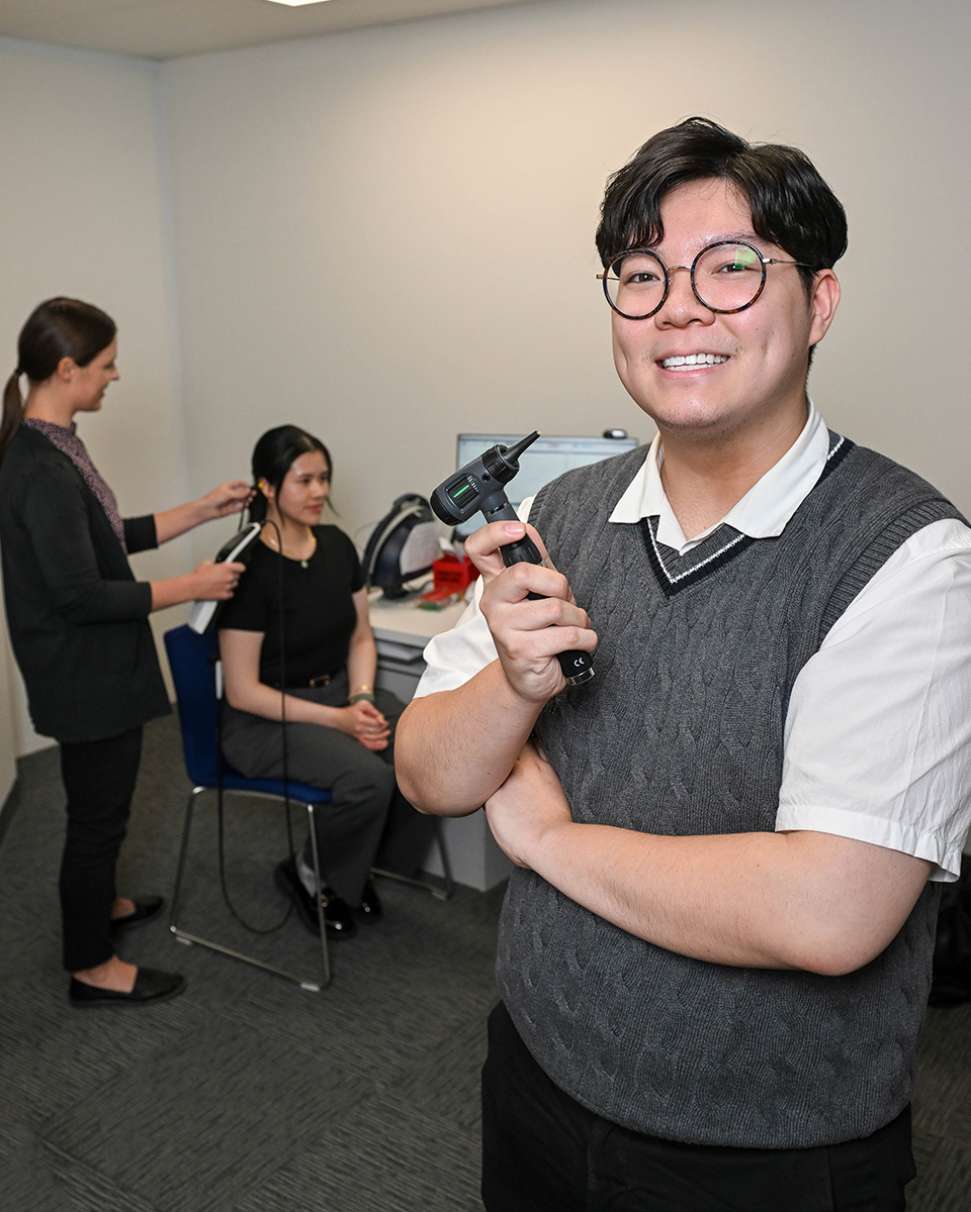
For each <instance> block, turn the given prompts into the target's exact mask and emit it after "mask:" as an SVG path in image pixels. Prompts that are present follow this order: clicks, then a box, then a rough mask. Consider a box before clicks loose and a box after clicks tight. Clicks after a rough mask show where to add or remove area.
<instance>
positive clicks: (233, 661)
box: [218, 425, 434, 939]
mask: <svg viewBox="0 0 971 1212" xmlns="http://www.w3.org/2000/svg"><path fill="white" fill-rule="evenodd" d="M332 469H333V464H332V461H331V457H330V454H329V452H328V450H327V447H326V446H324V444H323V442H321V441H320V440H319V439H318V438H315V437H314V436H313V435H312V434H309V433H306V432H305V431H304V430H302V429H299V428H297V426H295V425H281V426H278V427H277V428H275V429H271V430H269V431H268V432H267V433H265V434H263V436H262V437H261V438H260V440H259V441H258V442H257V443H256V447H255V449H254V450H253V480H254V482H255V484H256V488H257V495H256V496H255V498H254V500H253V503H252V505H251V506H250V517H251V519H252V520H254V521H265V522H266V525H265V526H264V528H263V532H262V534H261V536H260V537H261V540H262V542H258V543H255V544H254V545H253V548H252V551H253V555H252V559H251V560H250V564H249V568H248V570H247V572H246V575H245V576H244V577H243V578H242V580H241V582H240V586H239V589H238V590H237V593H236V596H235V597H234V598H233V600H232V601H231V602H229V603H227V604H226V607H225V608H224V609H223V612H222V613H221V615H220V616H219V623H218V626H219V651H220V655H221V657H222V663H223V676H224V684H225V694H226V709H225V711H224V715H223V733H222V740H223V752H224V753H225V755H226V758H227V760H228V761H229V762H230V763H231V765H233V766H234V767H235V768H236V769H237V770H238V771H240V773H241V774H244V775H246V776H247V777H250V778H281V777H282V776H283V773H284V738H283V731H284V729H283V727H281V723H280V721H281V719H284V718H285V720H286V723H285V729H286V759H287V761H286V764H287V771H288V774H289V777H290V778H292V779H297V780H299V781H300V782H304V783H310V784H311V785H313V786H316V787H324V788H328V789H329V790H330V792H331V794H332V796H333V800H332V802H331V803H330V804H328V805H324V806H323V807H322V808H319V809H318V810H317V811H316V813H315V818H316V833H317V846H318V855H319V858H320V864H321V872H322V874H321V880H322V882H323V883H324V884H325V887H324V889H323V896H322V908H323V913H324V920H325V924H326V929H327V934H328V937H330V938H334V939H340V938H348V937H350V936H351V935H352V934H354V932H355V930H356V924H355V917H356V918H358V919H361V920H364V921H374V920H376V919H377V918H378V917H380V915H381V905H380V902H379V901H378V897H377V894H376V893H375V891H374V888H373V886H372V884H371V882H370V879H369V872H370V869H371V867H372V866H373V865H375V864H376V863H377V864H378V865H380V866H385V867H389V868H392V869H394V870H396V871H399V872H401V873H404V874H411V873H413V872H414V871H415V870H416V869H417V867H418V865H419V863H420V862H421V859H422V857H423V855H424V853H425V851H426V850H427V848H428V844H429V842H430V840H431V836H432V833H431V831H432V829H433V828H434V824H433V821H432V818H430V817H424V816H421V815H420V814H419V813H417V812H415V810H414V809H413V808H412V807H411V806H410V805H409V804H408V802H407V801H406V800H405V799H404V797H403V796H402V795H401V793H400V792H399V791H398V788H397V785H396V783H395V778H394V765H393V756H392V737H393V733H394V727H395V724H396V722H397V719H398V716H399V715H400V714H401V712H402V711H403V710H404V706H403V704H402V703H401V702H400V701H399V700H398V699H396V698H395V696H394V695H392V694H389V693H388V692H387V691H383V690H375V688H374V673H375V667H376V665H377V650H376V648H375V644H374V636H373V635H372V633H371V626H370V623H369V622H368V607H367V592H366V590H365V588H364V576H363V573H362V571H361V565H360V562H359V560H358V557H357V552H356V551H355V550H354V545H353V544H352V543H351V540H350V539H349V538H348V537H347V536H346V535H345V534H344V533H343V531H341V530H339V529H338V528H337V527H336V526H326V525H325V526H322V525H320V524H319V523H320V515H321V511H322V509H323V507H324V505H325V504H327V499H328V495H329V493H330V481H331V472H332ZM281 623H282V627H281ZM281 690H282V691H283V693H281ZM276 880H277V883H278V885H279V886H280V887H281V888H282V889H283V891H284V892H285V893H286V894H287V895H288V896H290V897H292V898H293V900H294V903H295V904H296V907H297V909H298V911H299V913H300V916H301V918H302V920H303V922H304V924H305V925H306V926H307V927H308V929H310V930H313V931H316V930H318V929H319V927H318V917H317V907H316V904H315V902H314V896H315V889H314V876H313V860H312V850H311V843H310V839H309V837H308V839H307V845H306V847H305V848H304V851H303V854H302V855H301V856H299V857H298V858H297V860H296V863H294V862H293V860H292V859H289V858H288V859H285V860H284V861H283V862H281V863H279V864H278V865H277V868H276Z"/></svg>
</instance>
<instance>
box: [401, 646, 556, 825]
mask: <svg viewBox="0 0 971 1212" xmlns="http://www.w3.org/2000/svg"><path fill="white" fill-rule="evenodd" d="M542 709H543V704H542V703H531V702H528V701H526V700H525V699H523V698H521V697H520V696H519V695H517V694H516V693H515V692H514V691H513V690H512V688H511V687H510V685H509V683H508V681H507V680H506V676H505V674H504V673H503V671H502V667H501V666H500V664H499V662H498V661H493V662H492V664H490V665H487V666H486V667H485V669H483V670H481V671H480V672H479V673H477V674H476V675H475V677H473V678H471V679H470V680H469V681H468V682H466V683H465V684H464V685H463V686H459V687H458V688H457V689H455V690H446V691H442V692H440V693H439V694H431V695H428V697H427V698H422V699H415V700H414V701H413V702H412V703H410V704H409V706H408V707H407V709H406V710H405V712H404V714H403V715H402V717H401V719H400V721H399V722H398V730H397V734H396V737H395V771H396V773H397V776H398V783H399V785H400V787H401V790H402V791H403V793H404V795H405V796H406V797H407V799H408V800H409V801H410V802H411V803H412V804H414V805H415V807H416V808H418V809H420V810H421V811H423V812H432V813H436V814H438V815H442V816H463V815H466V814H467V813H469V812H474V811H475V810H476V808H478V807H480V806H481V805H482V804H483V803H484V802H485V801H486V800H487V799H488V798H489V796H490V795H491V794H492V793H493V792H494V791H495V790H496V788H497V787H499V786H500V785H501V784H502V782H503V781H504V780H505V778H506V776H507V775H508V773H509V771H510V770H511V769H512V766H513V763H514V762H515V761H516V758H517V757H518V756H519V754H520V752H521V750H522V747H523V745H524V744H525V743H526V740H527V738H528V737H529V734H530V733H531V732H532V730H533V725H534V724H535V723H536V720H537V717H538V716H539V713H540V712H541V711H542Z"/></svg>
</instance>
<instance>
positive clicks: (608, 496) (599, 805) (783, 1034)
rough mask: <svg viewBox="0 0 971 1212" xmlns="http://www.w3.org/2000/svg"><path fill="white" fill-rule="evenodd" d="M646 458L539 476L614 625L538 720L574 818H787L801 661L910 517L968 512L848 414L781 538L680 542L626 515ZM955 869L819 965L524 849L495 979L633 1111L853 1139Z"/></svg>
mask: <svg viewBox="0 0 971 1212" xmlns="http://www.w3.org/2000/svg"><path fill="white" fill-rule="evenodd" d="M643 458H644V450H643V449H641V450H639V451H632V452H630V453H628V454H624V455H620V456H618V457H617V458H614V459H610V460H607V461H606V462H603V463H598V464H595V465H593V466H591V467H584V468H580V469H579V470H577V471H573V472H569V473H568V474H566V475H564V476H562V477H561V478H560V479H558V480H556V481H554V482H553V483H552V484H551V485H549V486H547V487H546V488H544V489H543V491H542V492H541V493H540V494H539V496H538V497H537V499H536V502H535V505H534V507H533V512H532V514H531V517H530V520H531V521H532V522H535V524H536V526H537V529H538V530H539V532H540V534H542V535H543V537H544V539H545V541H546V544H547V547H548V548H549V550H550V553H551V556H552V558H553V560H554V562H555V563H556V565H557V567H558V568H560V569H561V570H562V571H564V572H565V573H566V574H567V576H568V577H569V579H570V583H571V585H572V587H573V591H574V594H575V596H576V599H577V601H578V602H579V603H580V604H581V605H583V606H585V607H586V608H587V610H588V611H589V612H590V616H591V618H592V620H593V623H594V626H595V627H596V629H597V634H598V636H599V641H600V643H599V648H598V649H597V652H596V657H595V662H594V663H595V667H596V677H595V679H594V680H593V681H592V682H590V683H588V684H587V685H586V686H581V687H578V688H576V689H572V690H569V691H567V692H565V693H564V694H562V695H560V696H558V697H557V698H555V699H554V700H552V701H551V702H550V703H549V704H547V706H546V708H545V709H544V711H543V714H542V716H541V717H540V720H539V723H538V725H537V733H538V735H539V738H540V740H541V742H542V745H543V747H544V749H545V750H546V753H547V755H548V756H549V758H550V761H551V762H552V764H553V766H554V767H555V769H556V771H557V773H558V775H559V777H560V779H561V781H562V783H563V787H564V789H565V791H566V794H567V796H568V798H569V801H570V804H571V806H572V811H573V817H574V819H575V820H577V821H581V822H593V823H598V824H607V825H615V826H619V827H621V828H623V829H636V830H641V831H643V832H646V833H654V834H667V835H696V834H725V833H744V832H751V831H758V830H762V831H772V830H773V829H774V825H775V818H776V812H777V808H778V802H779V788H780V784H781V779H782V762H783V729H784V724H785V718H786V711H787V707H788V703H789V696H790V693H791V690H792V686H793V683H794V681H795V679H796V675H797V674H798V673H799V671H800V669H801V668H802V667H803V665H804V664H805V663H806V661H807V660H808V659H809V658H810V657H811V656H812V655H813V653H815V652H816V651H817V649H818V648H819V646H820V644H821V643H822V640H823V638H824V637H825V635H826V632H827V631H828V629H829V628H830V627H831V626H832V624H833V623H834V622H835V621H836V619H837V618H838V617H839V616H840V614H841V613H842V612H843V610H845V608H846V606H847V605H848V604H849V602H850V601H851V600H852V599H853V597H854V596H855V595H856V594H857V593H858V592H859V591H860V589H862V588H863V586H864V585H865V584H866V583H867V581H868V580H869V579H870V577H871V576H873V574H874V572H876V571H877V569H878V568H879V567H880V566H881V565H882V564H883V563H884V562H885V561H886V560H887V558H888V557H889V556H890V555H891V554H892V553H893V551H895V550H896V549H897V547H899V546H900V544H901V543H902V542H904V540H905V539H907V538H908V537H909V536H910V535H911V534H913V533H914V532H915V531H917V530H918V529H920V528H921V527H922V526H925V525H927V524H928V523H930V522H933V521H935V520H938V519H940V518H949V517H960V514H959V513H958V511H957V510H956V509H955V508H954V507H953V506H952V505H951V504H950V503H949V502H948V501H946V500H945V499H944V498H942V497H941V495H940V493H938V492H937V491H936V490H935V489H934V488H932V487H931V486H930V485H929V484H927V483H925V482H924V481H923V480H921V479H919V478H918V477H917V476H916V475H914V474H913V473H912V472H910V471H907V470H906V469H905V468H903V467H900V466H898V465H897V464H895V463H892V462H891V461H890V460H888V459H886V458H884V457H883V456H881V455H878V454H875V453H874V452H873V451H869V450H865V449H863V448H861V447H857V446H854V445H853V444H852V443H850V442H848V441H846V440H844V439H842V438H838V437H837V436H836V435H831V439H830V457H829V459H828V462H827V465H826V468H825V470H824V471H823V473H822V475H821V477H820V480H819V481H818V482H817V484H816V486H815V487H814V488H813V490H812V491H811V492H810V493H809V495H808V496H807V497H806V499H805V500H804V501H803V502H802V504H801V505H800V507H799V508H798V509H797V511H796V513H795V514H794V515H793V517H792V518H791V520H790V521H789V523H788V525H787V526H786V528H785V530H784V531H783V533H782V534H781V535H780V536H779V537H778V538H773V539H761V540H751V539H749V538H747V537H745V536H742V535H740V534H739V532H737V531H734V530H732V529H731V528H730V527H726V526H721V527H719V528H717V529H716V531H715V532H714V533H713V534H712V535H710V536H709V537H708V538H707V539H705V540H704V541H703V542H702V543H701V544H700V545H699V546H697V547H695V548H694V549H692V550H691V551H690V552H688V553H686V554H685V555H684V556H683V557H680V558H679V557H678V555H677V553H676V552H675V551H673V550H672V549H670V548H667V547H664V546H663V545H662V544H659V543H658V542H657V537H656V523H657V520H656V519H650V520H645V521H644V522H642V523H640V524H611V523H609V522H608V520H607V519H608V518H609V516H610V514H611V512H612V511H613V509H614V506H615V504H616V503H617V501H618V499H619V498H620V496H621V494H622V492H623V491H624V489H625V488H626V487H627V486H628V484H629V483H630V481H631V479H632V478H633V476H634V474H635V472H636V470H637V468H638V466H639V464H640V462H641V461H642V460H643ZM874 659H875V660H880V659H881V657H880V654H874ZM887 673H888V676H892V670H888V671H887ZM839 709H840V705H839V703H838V702H836V703H833V704H832V710H833V711H839ZM846 727H847V728H848V729H852V727H853V721H852V720H847V721H846ZM871 740H872V738H871ZM938 887H939V886H938V885H935V884H928V886H927V888H926V889H925V891H924V893H923V894H922V895H921V897H920V899H919V900H918V902H917V905H916V906H915V908H914V910H913V912H912V913H911V915H910V917H909V918H908V919H907V922H906V923H905V925H904V927H903V929H902V930H901V931H900V933H899V935H898V936H897V937H896V938H895V939H894V941H893V942H892V943H891V944H890V946H889V947H888V948H887V950H886V951H885V952H884V953H883V954H882V955H881V956H879V957H878V958H877V959H876V960H874V961H873V962H872V963H870V964H868V965H867V966H866V967H865V968H863V969H860V970H859V971H856V972H853V973H851V974H849V975H848V976H842V977H823V976H816V975H813V974H811V973H807V972H793V971H781V970H765V969H756V968H737V967H727V966H722V965H719V964H712V963H704V962H701V961H699V960H694V959H688V958H686V957H685V956H682V955H677V954H675V953H673V952H671V951H666V950H663V949H662V948H659V947H655V946H653V945H652V944H650V943H646V942H644V941H642V940H641V939H639V938H635V937H634V936H633V935H631V934H628V933H626V932H625V931H623V930H620V929H618V928H617V927H615V926H613V925H611V924H610V923H608V922H606V921H604V920H603V919H602V918H599V917H597V916H595V915H594V914H592V913H590V912H588V911H587V910H586V909H583V908H581V907H580V906H579V905H577V904H576V903H575V902H574V901H571V900H570V899H568V898H567V897H565V896H563V895H562V894H561V893H560V892H558V891H557V890H556V889H555V888H553V887H552V886H551V885H550V884H548V883H546V882H545V881H544V880H543V879H541V878H540V877H539V876H537V875H535V874H534V873H532V872H528V871H518V870H517V871H516V872H515V873H514V874H513V875H512V877H511V879H510V882H509V888H508V891H507V894H506V899H505V903H504V905H503V910H502V918H501V922H500V930H499V951H498V963H497V975H498V981H499V990H500V994H501V996H502V999H503V1001H504V1002H505V1004H506V1006H507V1008H508V1009H509V1012H510V1014H511V1016H512V1018H513V1021H514V1022H515V1024H516V1027H517V1030H518V1031H519V1033H520V1035H521V1036H522V1038H523V1040H524V1042H525V1044H526V1045H527V1047H528V1048H529V1050H530V1052H531V1053H532V1054H533V1056H534V1057H535V1058H536V1060H537V1061H538V1063H539V1064H540V1066H541V1067H542V1068H543V1069H544V1070H545V1072H546V1073H547V1074H548V1075H549V1076H550V1078H551V1079H552V1080H553V1081H554V1082H555V1083H556V1084H557V1085H558V1086H559V1087H560V1088H561V1089H563V1090H565V1091H566V1092H567V1093H568V1094H569V1095H571V1096H572V1097H573V1098H574V1099H576V1100H577V1101H578V1102H580V1103H581V1104H583V1105H584V1106H585V1107H588V1108H589V1109H591V1110H592V1111H594V1112H596V1113H597V1114H599V1115H601V1116H603V1117H604V1118H606V1119H608V1120H610V1121H612V1122H614V1123H617V1124H622V1125H624V1126H626V1127H629V1128H632V1129H634V1130H636V1131H639V1132H646V1133H650V1134H653V1135H655V1136H660V1137H665V1138H667V1139H671V1140H677V1141H685V1142H694V1143H702V1144H712V1145H734V1146H742V1147H746V1146H747V1147H761V1148H790V1147H805V1146H810V1145H819V1144H831V1143H835V1142H838V1141H843V1140H850V1139H855V1138H859V1137H863V1136H866V1135H868V1134H870V1133H871V1132H874V1131H876V1129H878V1128H880V1127H881V1126H883V1125H884V1124H886V1123H888V1122H889V1121H890V1120H891V1119H892V1118H893V1117H894V1116H895V1115H897V1114H898V1113H899V1112H900V1111H901V1110H902V1109H903V1107H904V1106H905V1105H906V1103H907V1101H908V1099H909V1097H910V1089H911V1081H912V1069H913V1059H914V1050H915V1044H916V1037H917V1032H918V1028H919V1026H920V1023H921V1020H922V1017H923V1012H924V1007H925V1005H926V1003H927V995H928V990H929V984H930V962H931V954H932V950H933V940H934V924H935V916H936V910H937V902H938Z"/></svg>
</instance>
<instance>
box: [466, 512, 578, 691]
mask: <svg viewBox="0 0 971 1212" xmlns="http://www.w3.org/2000/svg"><path fill="white" fill-rule="evenodd" d="M524 534H528V535H529V538H531V539H532V541H533V542H534V543H535V544H536V546H537V548H538V549H539V551H540V553H541V554H542V556H543V558H544V560H545V561H546V564H545V566H544V565H540V564H514V565H513V566H512V567H511V568H506V566H505V565H504V564H503V562H502V547H503V545H504V544H506V543H512V542H514V541H515V540H517V539H521V538H522V537H523V535H524ZM465 552H466V555H468V556H469V558H470V559H471V560H472V561H473V563H474V564H475V566H476V567H477V568H478V570H479V571H480V572H481V573H482V579H483V583H484V585H485V588H484V589H483V591H482V599H481V602H480V607H481V610H482V613H483V615H484V616H485V620H486V622H487V623H488V625H489V630H490V631H491V632H492V638H493V639H494V640H495V644H496V651H497V652H498V654H499V661H500V663H501V664H502V668H503V672H504V673H505V675H506V679H507V681H508V682H509V685H510V686H511V687H512V688H513V690H515V691H516V693H517V694H518V695H520V697H521V698H523V699H525V700H527V701H528V702H531V703H545V702H546V700H547V699H550V698H552V697H553V696H554V695H555V694H558V693H559V692H560V691H561V690H562V689H563V687H564V686H565V685H566V678H564V676H563V673H562V670H561V669H560V665H559V662H558V661H557V659H556V657H557V654H558V653H561V652H572V651H581V652H592V651H593V650H594V649H595V648H596V646H597V633H596V632H595V631H594V630H593V629H592V627H591V626H590V618H589V616H588V614H587V612H586V611H585V610H583V609H581V607H579V606H577V604H576V602H575V601H574V600H573V593H572V592H571V590H570V585H569V582H568V581H567V579H566V577H565V576H564V575H563V574H562V573H561V572H557V571H556V569H555V568H553V567H551V566H550V564H549V557H548V555H547V553H546V548H545V547H544V546H543V540H542V539H541V538H540V537H539V535H538V533H537V532H536V530H535V529H534V528H533V527H532V526H525V525H524V524H523V523H522V522H492V523H490V524H489V525H487V526H483V527H481V528H480V529H479V530H477V531H475V532H474V533H473V534H471V535H470V536H469V538H468V539H467V540H466V543H465ZM530 593H536V594H540V595H542V600H536V599H533V600H530V598H529V596H528V595H529V594H530Z"/></svg>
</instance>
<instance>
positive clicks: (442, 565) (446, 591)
mask: <svg viewBox="0 0 971 1212" xmlns="http://www.w3.org/2000/svg"><path fill="white" fill-rule="evenodd" d="M478 575H479V570H478V568H476V566H475V565H474V564H473V563H472V561H471V560H470V559H469V557H468V556H462V558H461V559H460V558H459V557H458V556H457V555H452V554H451V553H448V552H446V553H445V554H444V555H441V556H439V558H438V559H437V560H436V561H435V562H434V564H432V587H431V589H430V590H429V591H428V593H423V594H422V595H421V597H420V598H419V599H418V600H419V602H444V601H446V600H447V599H449V598H458V597H461V596H462V594H463V593H464V592H465V590H466V589H467V588H468V586H469V585H471V584H472V582H473V581H474V580H475V578H476V577H477V576H478Z"/></svg>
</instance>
